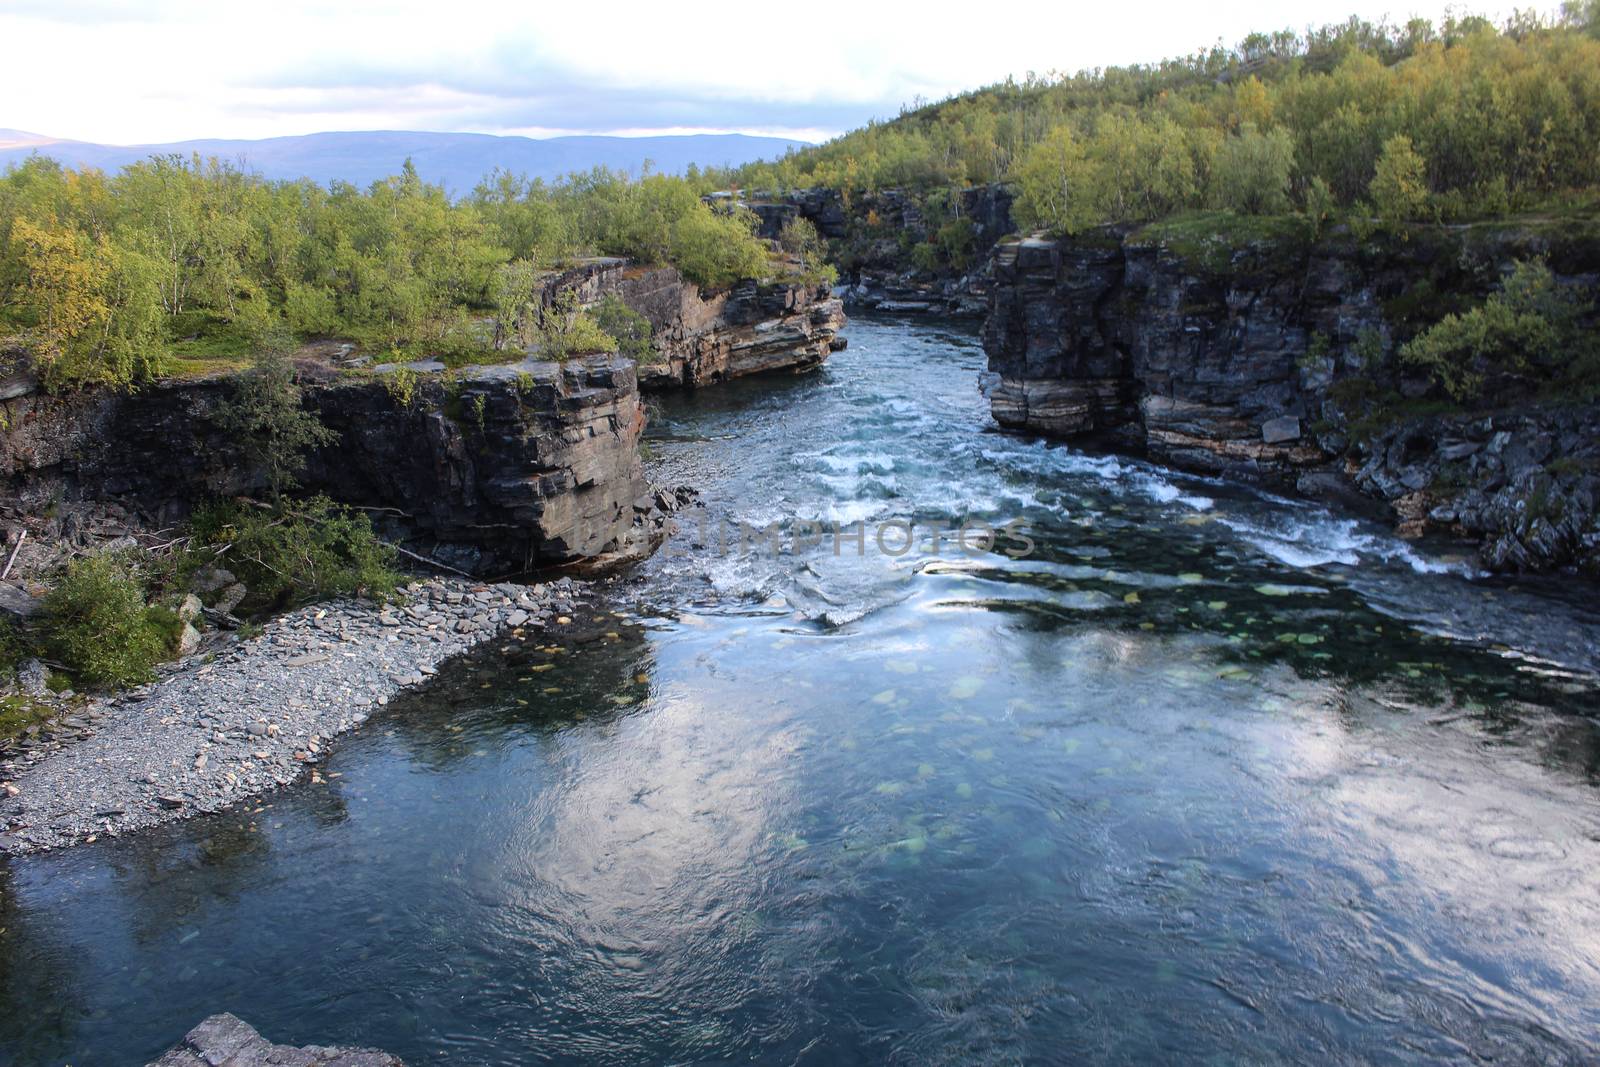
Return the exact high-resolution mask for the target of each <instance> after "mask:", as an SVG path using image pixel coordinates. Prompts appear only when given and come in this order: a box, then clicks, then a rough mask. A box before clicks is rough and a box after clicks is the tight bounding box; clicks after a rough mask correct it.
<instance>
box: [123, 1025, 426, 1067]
mask: <svg viewBox="0 0 1600 1067" xmlns="http://www.w3.org/2000/svg"><path fill="white" fill-rule="evenodd" d="M148 1067H405V1061H403V1060H401V1059H400V1057H398V1056H391V1055H390V1054H389V1053H387V1052H380V1051H378V1050H377V1049H370V1048H334V1047H329V1046H323V1045H306V1046H303V1047H300V1048H295V1047H293V1046H290V1045H274V1044H273V1043H272V1042H270V1041H268V1040H267V1039H266V1038H264V1037H262V1036H261V1035H260V1034H259V1033H257V1032H256V1030H255V1028H254V1027H253V1026H251V1025H250V1024H249V1023H247V1022H245V1021H244V1020H242V1019H240V1018H239V1017H237V1016H235V1015H230V1014H229V1013H227V1012H222V1013H221V1014H218V1015H213V1016H211V1017H210V1018H209V1019H206V1020H205V1021H204V1022H202V1023H201V1024H200V1025H199V1026H196V1027H195V1028H194V1029H193V1030H190V1031H189V1033H188V1034H187V1035H186V1036H185V1037H184V1039H183V1043H182V1044H180V1045H177V1046H175V1047H173V1048H171V1049H168V1050H167V1052H166V1054H165V1055H163V1056H162V1057H161V1058H160V1059H159V1060H156V1061H155V1062H154V1063H152V1064H149V1065H148Z"/></svg>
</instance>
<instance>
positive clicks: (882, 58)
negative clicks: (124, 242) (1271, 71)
mask: <svg viewBox="0 0 1600 1067" xmlns="http://www.w3.org/2000/svg"><path fill="white" fill-rule="evenodd" d="M1349 3H1350V0H1302V3H1301V4H1300V5H1299V6H1298V10H1299V11H1300V12H1301V14H1300V18H1301V19H1302V20H1303V21H1304V22H1325V21H1333V20H1336V19H1342V18H1343V17H1345V16H1346V15H1347V14H1348V6H1347V5H1348V4H1349ZM1440 7H1441V9H1442V4H1441V5H1440ZM1366 13H1367V14H1368V16H1369V17H1376V16H1381V14H1382V13H1383V8H1381V7H1378V8H1376V9H1375V10H1372V11H1368V12H1366ZM1282 26H1283V14H1282V8H1281V6H1280V5H1279V4H1278V3H1277V2H1276V0H1240V2H1239V3H1236V4H1234V5H1231V6H1230V7H1229V8H1228V10H1227V11H1226V12H1223V11H1219V10H1218V9H1215V8H1211V7H1206V6H1204V5H1195V4H1192V3H1185V2H1179V0H1161V2H1149V0H1147V2H1143V3H1128V4H1122V5H1100V6H1096V7H1086V6H1083V5H1067V4H1057V5H1049V6H1046V5H1038V6H1035V7H1032V8H1029V9H1028V10H1025V11H1024V10H1020V9H1008V10H1001V9H989V10H985V9H975V8H974V7H973V5H972V4H971V3H970V0H925V2H923V3H920V4H917V5H915V6H912V5H904V4H893V5H889V4H877V5H866V4H858V5H854V6H853V7H850V8H848V9H839V8H828V7H818V6H815V5H812V6H795V5H754V6H746V7H734V8H727V9H726V10H724V9H719V8H715V7H713V8H702V9H695V10H693V11H687V10H686V9H684V8H683V7H682V6H681V5H676V4H667V3H662V2H660V0H651V2H643V0H607V3H605V4H604V5H594V4H567V3H562V4H555V3H545V4H538V3H529V2H528V0H516V2H507V0H453V2H451V3H449V4H445V5H441V4H440V3H438V0H342V2H340V3H337V4H328V3H326V2H325V0H317V2H312V0H274V2H273V3H272V4H271V5H258V4H248V5H245V4H227V3H215V2H209V0H207V2H201V0H146V2H143V3H139V4H133V5H130V4H125V3H114V2H112V0H7V2H6V4H5V6H4V7H3V8H0V39H4V40H6V41H7V42H8V44H9V46H10V47H8V49H7V62H6V64H4V65H3V66H0V100H4V101H6V107H7V111H6V112H5V113H0V124H3V125H5V126H10V127H16V128H20V129H27V130H36V131H39V132H41V133H48V134H54V135H57V136H62V137H74V138H80V139H85V140H97V141H108V142H113V143H124V144H126V143H150V142H156V141H169V140H180V139H185V138H193V137H263V136H273V135H279V134H293V133H308V132H313V131H316V130H324V129H346V130H348V129H395V128H399V129H434V130H446V131H481V132H502V131H507V130H528V129H540V130H562V131H582V132H609V131H614V130H619V129H626V130H633V131H644V130H654V129H662V128H695V129H706V130H738V131H744V132H768V131H770V132H779V131H790V130H797V129H804V130H809V131H820V132H823V133H832V132H838V131H842V130H844V129H847V128H849V127H852V126H856V125H859V124H861V123H862V122H865V121H867V120H868V119H871V118H884V117H889V116H892V115H893V114H895V113H896V112H897V111H898V109H899V108H900V106H901V105H902V104H904V103H907V102H909V101H911V100H913V99H914V98H918V97H921V98H926V99H938V98H941V97H943V96H946V95H949V94H950V93H953V92H957V91H960V90H962V89H966V88H972V87H976V86H978V85H982V84H986V83H989V82H994V81H998V80H1001V79H1003V78H1004V77H1005V76H1007V75H1008V74H1015V75H1019V76H1020V75H1022V74H1025V73H1026V72H1027V71H1030V70H1035V71H1040V72H1044V71H1048V70H1052V69H1060V70H1075V69H1079V68H1082V67H1091V66H1101V65H1110V64H1118V63H1128V62H1135V61H1153V60H1158V59H1160V58H1163V57H1165V56H1169V55H1174V54H1180V53H1185V52H1190V51H1193V50H1195V49H1198V48H1200V47H1203V46H1206V45H1208V44H1210V43H1211V42H1212V41H1214V40H1216V39H1218V38H1221V39H1223V40H1225V41H1232V40H1237V39H1239V38H1240V37H1242V36H1243V35H1244V34H1245V33H1246V32H1248V31H1250V30H1254V29H1268V30H1270V29H1277V28H1282ZM1296 28H1300V27H1298V26H1297V27H1296ZM62 57H71V58H70V61H63V59H62Z"/></svg>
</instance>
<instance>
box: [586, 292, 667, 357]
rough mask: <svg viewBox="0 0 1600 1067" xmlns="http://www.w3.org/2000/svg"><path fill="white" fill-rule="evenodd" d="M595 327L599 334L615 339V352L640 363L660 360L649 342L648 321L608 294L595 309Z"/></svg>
mask: <svg viewBox="0 0 1600 1067" xmlns="http://www.w3.org/2000/svg"><path fill="white" fill-rule="evenodd" d="M594 321H595V325H597V326H599V327H600V330H601V332H602V333H604V334H605V335H606V336H608V337H611V338H614V339H615V340H616V342H617V351H619V352H621V353H622V354H623V355H625V356H628V357H630V358H632V359H635V360H638V361H639V362H640V363H653V362H656V361H658V360H659V358H660V353H659V352H657V351H656V348H655V345H654V344H652V343H651V337H652V330H651V327H650V320H649V319H647V318H645V317H644V316H643V315H641V314H639V313H638V312H637V311H635V310H633V309H632V308H631V307H629V306H628V305H627V304H625V303H623V302H622V300H621V298H619V297H617V296H616V295H614V294H611V293H607V294H606V295H605V296H604V297H602V298H601V299H600V303H599V305H598V306H596V307H595V309H594Z"/></svg>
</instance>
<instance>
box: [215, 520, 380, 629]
mask: <svg viewBox="0 0 1600 1067" xmlns="http://www.w3.org/2000/svg"><path fill="white" fill-rule="evenodd" d="M194 532H195V538H196V542H197V543H198V544H199V545H201V546H203V547H204V548H205V549H207V550H210V551H212V552H214V553H220V552H221V551H223V550H225V552H226V556H225V558H226V560H227V565H228V567H229V569H231V570H233V571H234V573H236V574H237V575H238V576H239V577H240V578H241V579H242V580H243V581H244V583H245V584H246V585H247V586H249V588H250V590H251V592H252V594H253V595H254V596H257V597H262V598H265V599H266V600H267V601H269V602H271V603H272V604H274V605H276V606H280V607H281V606H285V605H288V604H290V603H294V602H297V601H305V600H316V599H320V598H323V597H329V596H349V595H355V594H361V595H364V596H372V597H380V598H381V597H387V596H389V595H391V594H392V593H393V592H394V591H395V589H397V588H398V587H399V584H400V581H401V575H400V574H399V573H398V572H397V571H396V570H395V569H394V560H395V551H394V549H393V548H392V547H390V546H389V545H387V544H385V543H384V542H382V541H380V540H379V539H378V536H377V534H375V533H374V532H373V529H372V521H371V520H370V519H369V518H367V516H366V515H365V514H363V513H362V512H359V511H354V510H352V509H350V508H347V507H344V506H342V505H339V504H335V503H334V502H333V501H331V500H329V499H328V498H327V497H325V496H316V497H312V498H311V499H309V500H300V501H294V502H292V503H291V502H282V503H280V504H279V505H277V506H275V507H272V508H258V507H250V506H240V505H235V504H218V505H214V506H212V507H210V508H207V509H205V510H204V511H202V512H200V513H199V514H198V515H196V516H195V521H194Z"/></svg>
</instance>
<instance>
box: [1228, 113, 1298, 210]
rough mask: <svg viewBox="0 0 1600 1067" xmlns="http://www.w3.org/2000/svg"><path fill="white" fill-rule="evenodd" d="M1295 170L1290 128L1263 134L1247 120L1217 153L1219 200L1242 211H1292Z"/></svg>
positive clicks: (1230, 207) (1229, 207) (1230, 208)
mask: <svg viewBox="0 0 1600 1067" xmlns="http://www.w3.org/2000/svg"><path fill="white" fill-rule="evenodd" d="M1293 169H1294V138H1292V137H1291V136H1289V132H1288V131H1287V130H1281V129H1278V130H1268V131H1267V132H1266V133H1262V132H1261V131H1260V130H1258V129H1256V127H1255V126H1254V125H1253V124H1251V123H1246V124H1245V125H1244V126H1242V127H1241V128H1240V130H1239V133H1238V135H1237V136H1234V137H1229V138H1227V139H1226V140H1224V141H1223V142H1222V146H1221V148H1220V150H1219V151H1218V153H1217V160H1216V168H1215V172H1214V177H1213V180H1214V181H1215V183H1216V191H1217V201H1218V203H1220V204H1221V205H1222V206H1223V207H1225V208H1227V209H1228V210H1229V211H1237V212H1239V213H1240V214H1245V215H1276V214H1281V213H1283V212H1285V211H1288V210H1289V176H1290V173H1291V172H1292V171H1293ZM1324 188H1326V186H1324Z"/></svg>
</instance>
